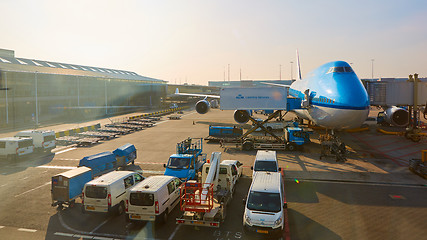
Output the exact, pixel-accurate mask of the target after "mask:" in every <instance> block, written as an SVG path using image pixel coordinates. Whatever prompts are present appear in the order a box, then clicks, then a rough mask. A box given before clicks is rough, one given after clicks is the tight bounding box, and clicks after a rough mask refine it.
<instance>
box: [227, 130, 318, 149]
mask: <svg viewBox="0 0 427 240" xmlns="http://www.w3.org/2000/svg"><path fill="white" fill-rule="evenodd" d="M309 133H310V131H305V130H303V129H302V128H299V127H287V128H285V137H284V138H280V137H271V136H253V135H251V136H247V137H246V138H241V139H223V140H221V141H220V144H221V147H223V148H240V149H242V150H245V151H250V150H254V149H256V150H259V149H275V150H283V151H284V150H289V151H294V150H296V149H297V148H298V147H300V146H302V145H304V144H306V143H308V142H310V137H309ZM278 138H279V140H278Z"/></svg>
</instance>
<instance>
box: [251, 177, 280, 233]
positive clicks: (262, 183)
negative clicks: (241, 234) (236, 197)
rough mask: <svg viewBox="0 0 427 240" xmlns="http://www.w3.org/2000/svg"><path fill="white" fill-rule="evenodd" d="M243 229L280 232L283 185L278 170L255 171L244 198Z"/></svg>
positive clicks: (259, 231)
mask: <svg viewBox="0 0 427 240" xmlns="http://www.w3.org/2000/svg"><path fill="white" fill-rule="evenodd" d="M244 204H245V211H244V213H243V227H244V230H245V231H251V232H257V233H262V234H281V233H282V231H283V229H284V226H285V224H284V222H285V221H284V208H286V204H285V203H284V186H283V181H282V176H281V174H280V173H278V172H256V173H255V174H254V177H253V180H252V184H251V187H250V189H249V192H248V197H247V198H246V199H245V200H244Z"/></svg>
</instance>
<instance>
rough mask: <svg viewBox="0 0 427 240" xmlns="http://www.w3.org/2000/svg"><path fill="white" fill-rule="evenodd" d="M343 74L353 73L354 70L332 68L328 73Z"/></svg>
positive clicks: (349, 68)
mask: <svg viewBox="0 0 427 240" xmlns="http://www.w3.org/2000/svg"><path fill="white" fill-rule="evenodd" d="M334 72H337V73H343V72H353V69H352V68H351V67H331V68H329V70H328V72H327V73H334Z"/></svg>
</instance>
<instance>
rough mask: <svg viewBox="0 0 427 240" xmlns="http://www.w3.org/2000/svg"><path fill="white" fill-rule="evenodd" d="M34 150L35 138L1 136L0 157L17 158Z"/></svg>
mask: <svg viewBox="0 0 427 240" xmlns="http://www.w3.org/2000/svg"><path fill="white" fill-rule="evenodd" d="M33 152H34V145H33V139H32V138H28V137H6V138H0V158H5V159H7V160H12V161H14V160H16V159H18V158H21V157H25V156H28V155H30V154H31V153H33Z"/></svg>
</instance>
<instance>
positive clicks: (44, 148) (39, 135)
mask: <svg viewBox="0 0 427 240" xmlns="http://www.w3.org/2000/svg"><path fill="white" fill-rule="evenodd" d="M15 137H30V138H32V139H33V144H34V150H35V151H37V152H50V151H51V150H52V149H54V148H55V147H56V136H55V131H50V130H27V131H21V132H19V133H17V134H16V135H15Z"/></svg>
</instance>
